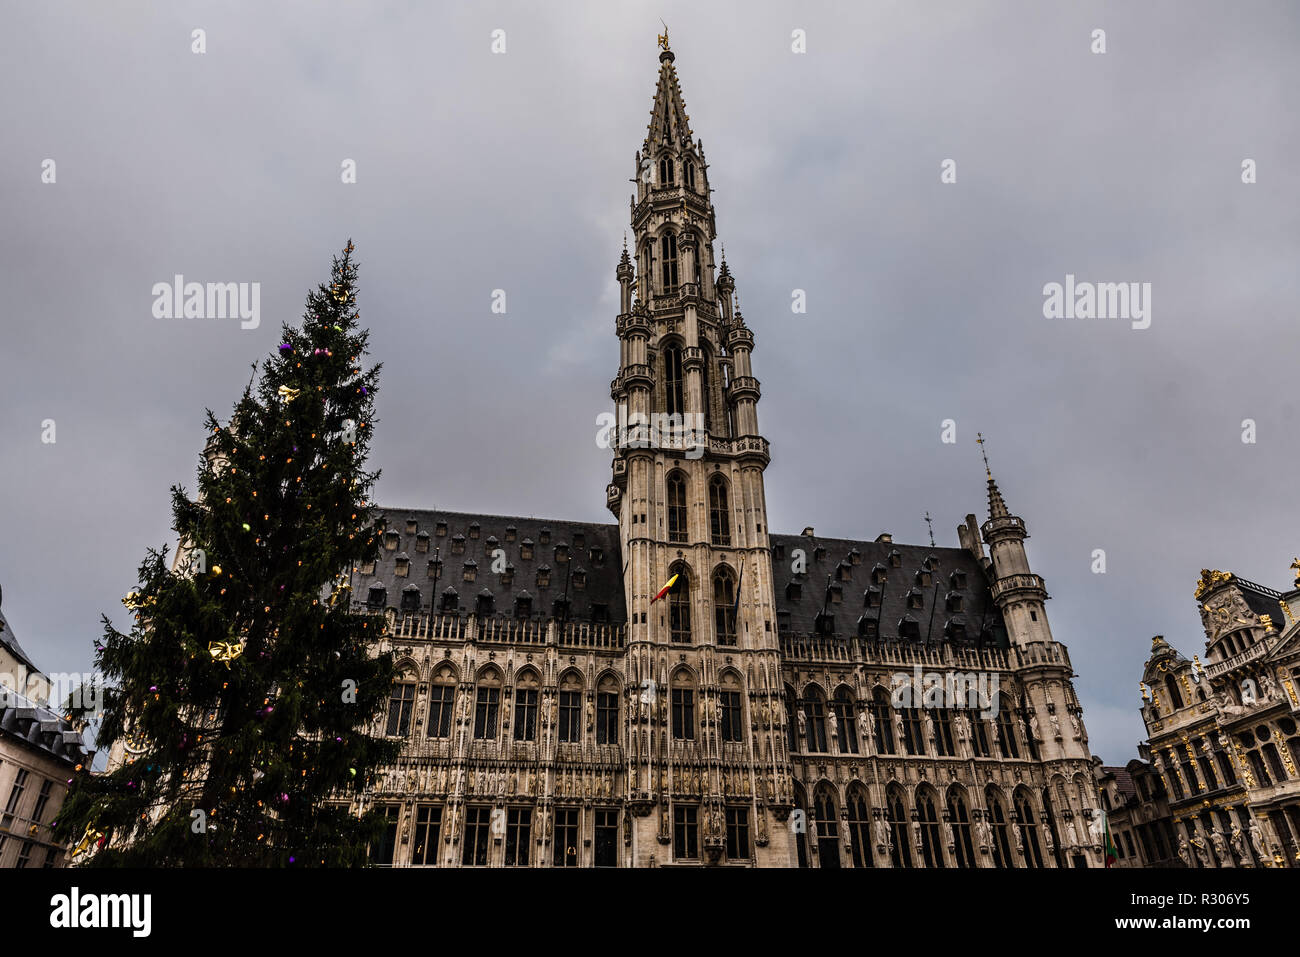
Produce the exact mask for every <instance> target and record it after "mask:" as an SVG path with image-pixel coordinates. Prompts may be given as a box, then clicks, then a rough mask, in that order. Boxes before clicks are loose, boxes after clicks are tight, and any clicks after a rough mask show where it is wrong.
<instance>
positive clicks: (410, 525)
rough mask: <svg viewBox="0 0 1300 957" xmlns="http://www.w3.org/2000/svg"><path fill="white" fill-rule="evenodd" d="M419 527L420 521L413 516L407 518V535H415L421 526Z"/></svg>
mask: <svg viewBox="0 0 1300 957" xmlns="http://www.w3.org/2000/svg"><path fill="white" fill-rule="evenodd" d="M419 527H420V523H419V522H417V521H416V520H415V519H413V518H408V519H407V520H406V534H407V535H414V534H415V530H416V529H417V528H419Z"/></svg>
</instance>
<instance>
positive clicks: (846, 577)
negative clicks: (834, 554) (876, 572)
mask: <svg viewBox="0 0 1300 957" xmlns="http://www.w3.org/2000/svg"><path fill="white" fill-rule="evenodd" d="M835 577H836V578H838V579H839V580H840V581H842V582H848V581H853V566H852V565H850V564H849V563H848V562H846V561H845V562H840V563H839V565H837V566H836V567H835Z"/></svg>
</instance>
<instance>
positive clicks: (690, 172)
mask: <svg viewBox="0 0 1300 957" xmlns="http://www.w3.org/2000/svg"><path fill="white" fill-rule="evenodd" d="M686 185H687V186H689V187H690V188H691V189H694V188H695V164H694V163H692V162H691V161H690V160H687V161H686Z"/></svg>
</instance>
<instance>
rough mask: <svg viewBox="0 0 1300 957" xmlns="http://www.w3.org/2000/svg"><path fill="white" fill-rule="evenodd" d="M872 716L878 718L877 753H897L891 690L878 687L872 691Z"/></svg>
mask: <svg viewBox="0 0 1300 957" xmlns="http://www.w3.org/2000/svg"><path fill="white" fill-rule="evenodd" d="M871 716H872V717H873V718H875V719H876V753H877V754H897V753H898V752H897V751H895V750H894V748H895V747H896V745H895V743H894V709H893V708H892V707H890V704H889V692H887V691H885V689H884V688H879V687H878V688H876V690H875V691H873V692H871Z"/></svg>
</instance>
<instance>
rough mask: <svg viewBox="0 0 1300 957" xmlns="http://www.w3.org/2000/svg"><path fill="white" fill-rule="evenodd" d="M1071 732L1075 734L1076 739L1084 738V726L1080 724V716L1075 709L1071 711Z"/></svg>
mask: <svg viewBox="0 0 1300 957" xmlns="http://www.w3.org/2000/svg"><path fill="white" fill-rule="evenodd" d="M1070 732H1071V733H1072V734H1073V735H1074V740H1076V741H1082V740H1083V726H1082V725H1080V724H1079V717H1078V715H1076V714H1075V713H1074V712H1073V711H1071V712H1070Z"/></svg>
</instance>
